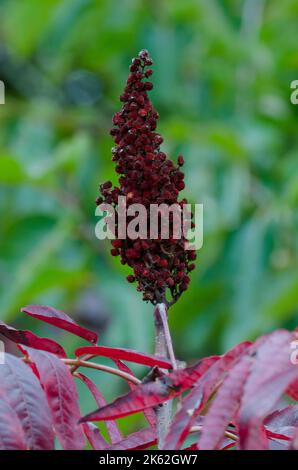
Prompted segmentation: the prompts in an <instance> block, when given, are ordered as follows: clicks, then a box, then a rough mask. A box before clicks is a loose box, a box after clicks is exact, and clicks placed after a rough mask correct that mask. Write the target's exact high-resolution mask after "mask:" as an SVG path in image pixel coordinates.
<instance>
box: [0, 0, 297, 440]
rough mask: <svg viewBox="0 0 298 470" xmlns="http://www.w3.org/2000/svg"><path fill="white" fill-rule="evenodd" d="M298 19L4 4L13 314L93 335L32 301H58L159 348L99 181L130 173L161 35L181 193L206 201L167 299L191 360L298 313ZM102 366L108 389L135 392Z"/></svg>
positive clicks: (167, 147)
mask: <svg viewBox="0 0 298 470" xmlns="http://www.w3.org/2000/svg"><path fill="white" fill-rule="evenodd" d="M297 21H298V2H297V0H283V2H281V1H280V0H267V1H266V0H208V1H206V0H184V1H182V0H147V1H146V0H121V1H119V0H118V1H117V0H43V1H40V0H26V1H24V0H22V1H21V0H19V1H18V0H0V79H1V80H3V81H4V83H5V86H6V103H5V105H1V106H0V186H1V187H0V319H2V320H4V321H6V322H9V323H11V324H13V325H15V326H18V327H20V328H32V329H33V331H35V332H36V333H38V334H40V335H49V336H51V337H52V338H55V339H56V340H58V341H60V340H61V342H62V343H63V344H64V345H65V347H66V349H68V350H69V351H70V350H72V349H73V348H74V347H75V346H78V345H79V344H82V342H81V341H79V340H77V339H76V338H74V337H72V336H71V335H69V334H66V333H65V334H63V333H61V332H60V331H57V330H54V329H51V328H50V327H49V326H47V325H44V324H40V323H38V322H37V321H34V320H32V319H29V318H26V317H25V316H24V314H21V313H20V307H21V306H23V305H25V304H28V303H42V304H49V305H52V306H54V307H56V308H60V309H62V310H64V311H66V312H67V313H69V314H70V315H71V316H73V318H75V319H77V321H79V322H80V323H81V324H83V325H85V326H86V327H90V328H93V329H95V330H97V331H98V332H99V333H100V339H101V342H102V343H103V344H106V345H115V346H120V347H130V348H136V349H138V350H140V351H147V352H150V351H152V348H153V327H152V307H151V305H146V304H145V303H143V302H142V300H141V295H139V294H138V293H137V292H136V291H135V287H134V286H132V285H130V284H128V283H127V282H126V281H125V279H124V277H125V276H126V275H127V274H128V271H127V268H124V267H123V266H122V265H121V264H120V262H119V260H118V258H117V259H115V258H113V257H111V256H110V255H109V250H110V245H109V243H106V242H99V241H98V240H97V239H96V238H95V235H94V227H95V223H96V221H97V220H96V217H95V215H94V210H95V198H96V196H97V193H98V185H99V183H100V182H103V181H105V180H106V179H111V180H112V181H113V182H116V175H115V174H114V173H113V165H112V162H111V147H112V145H113V142H112V139H111V137H110V136H109V129H110V127H111V119H112V115H113V113H114V112H116V111H117V110H119V109H120V102H119V95H120V93H121V91H122V89H123V87H124V83H125V80H126V77H127V73H128V67H129V64H130V61H131V58H132V57H133V56H135V55H137V53H138V51H139V50H140V49H142V48H147V49H149V51H150V54H151V56H152V58H153V59H154V70H155V72H154V75H153V82H154V90H153V92H152V93H151V98H152V100H153V102H154V105H155V107H156V109H157V110H158V111H159V113H160V116H161V118H160V121H159V127H158V130H159V132H160V133H161V134H162V135H163V137H164V144H163V150H164V151H166V152H167V154H168V155H169V156H170V157H171V158H173V159H176V157H177V155H178V154H179V153H182V154H183V155H184V157H185V161H186V164H185V167H184V168H185V173H186V189H185V191H184V193H185V196H186V197H188V198H189V200H190V201H192V202H193V203H203V204H204V246H203V248H202V249H201V250H200V251H199V253H198V261H197V268H196V270H195V271H194V272H193V273H192V282H191V285H190V288H189V290H188V291H187V293H186V294H184V296H183V297H182V298H181V300H180V301H179V302H178V303H177V305H175V306H174V307H173V308H172V311H171V312H170V323H171V328H172V331H173V337H174V344H175V349H176V351H177V355H178V357H179V358H180V359H183V360H187V361H193V360H194V359H196V358H199V357H201V356H203V355H207V354H215V353H221V352H223V351H224V350H225V349H226V348H227V347H229V346H231V345H233V344H235V343H236V342H239V341H241V340H243V339H245V338H248V339H253V338H255V337H256V336H257V335H259V334H263V333H265V332H267V331H270V330H272V329H274V328H278V327H286V328H294V327H295V326H297V320H298V308H297V305H298V302H297V300H298V263H297V260H298V257H297V253H298V239H297V229H298V213H297V202H298V132H297V118H298V106H294V105H293V104H291V102H290V94H291V90H290V83H291V81H292V80H295V79H298V46H297V35H298V34H297ZM143 372H144V371H139V373H143ZM96 380H98V384H99V385H100V386H101V388H102V389H103V390H104V392H105V395H106V398H107V399H109V400H110V399H111V398H112V397H113V396H115V394H117V393H119V392H120V391H121V390H124V386H123V384H122V383H121V384H119V380H117V379H114V378H110V377H109V376H108V377H107V376H105V375H104V374H101V375H100V377H97V379H96ZM82 408H83V411H84V412H86V411H90V410H91V409H92V408H94V403H93V402H92V400H91V398H90V397H89V396H87V395H86V394H85V395H84V400H83V404H82ZM137 419H139V418H138V417H132V418H128V419H124V420H121V426H122V427H123V429H124V430H126V431H128V430H133V429H134V428H135V426H136V423H135V420H137Z"/></svg>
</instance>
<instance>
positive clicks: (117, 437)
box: [76, 372, 122, 444]
mask: <svg viewBox="0 0 298 470" xmlns="http://www.w3.org/2000/svg"><path fill="white" fill-rule="evenodd" d="M76 376H77V377H78V378H79V379H81V380H82V382H84V384H85V385H86V386H87V387H88V389H89V390H90V392H91V393H92V396H93V398H94V400H95V401H96V404H97V406H99V407H103V406H106V404H107V403H106V401H105V399H104V397H103V395H102V393H101V392H100V391H99V390H98V388H97V387H96V385H95V383H94V382H92V380H90V379H89V377H87V376H86V375H84V374H81V373H79V372H77V373H76ZM106 426H107V430H108V433H109V436H110V439H111V442H112V444H115V443H116V442H119V441H121V440H122V434H121V432H120V431H119V428H118V426H117V423H115V422H114V421H107V422H106Z"/></svg>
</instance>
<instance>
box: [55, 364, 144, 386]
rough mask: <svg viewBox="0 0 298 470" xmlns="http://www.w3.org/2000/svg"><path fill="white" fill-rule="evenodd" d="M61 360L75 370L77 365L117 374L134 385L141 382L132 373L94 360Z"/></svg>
mask: <svg viewBox="0 0 298 470" xmlns="http://www.w3.org/2000/svg"><path fill="white" fill-rule="evenodd" d="M61 360H62V361H63V362H64V364H66V365H68V366H75V370H77V368H78V367H87V368H89V369H96V370H101V371H103V372H107V373H108V374H113V375H117V376H118V377H121V378H122V379H124V380H128V381H129V382H132V383H134V384H135V385H139V384H140V383H141V381H140V380H139V379H137V378H136V377H134V376H133V375H131V374H128V373H127V372H123V371H122V370H118V369H114V368H113V367H109V366H104V365H102V364H95V362H88V361H84V360H82V359H61Z"/></svg>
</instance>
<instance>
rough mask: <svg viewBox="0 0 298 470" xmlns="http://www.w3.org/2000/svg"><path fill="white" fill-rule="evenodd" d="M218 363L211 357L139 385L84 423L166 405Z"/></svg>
mask: <svg viewBox="0 0 298 470" xmlns="http://www.w3.org/2000/svg"><path fill="white" fill-rule="evenodd" d="M217 360H218V357H217V356H213V357H208V358H205V359H202V360H201V361H200V362H199V363H198V364H196V365H194V366H192V367H189V368H187V369H184V370H176V371H174V372H172V373H171V374H169V375H166V374H164V375H163V376H162V377H159V378H156V380H155V381H150V382H147V383H143V384H141V385H138V387H137V388H136V389H135V390H132V391H131V392H130V393H128V394H126V395H124V396H122V397H120V398H117V399H116V400H115V401H114V402H113V403H111V404H110V405H107V406H105V407H103V408H100V409H98V410H96V411H94V412H92V413H90V414H88V415H87V416H85V417H84V418H82V420H81V421H99V420H106V419H117V418H121V417H122V416H127V415H130V414H133V413H137V412H139V411H143V410H145V409H146V408H151V407H153V406H156V405H158V404H160V403H164V402H165V401H167V400H170V399H172V398H174V397H176V396H178V395H180V394H181V393H183V392H184V391H185V390H188V389H189V388H190V387H191V386H192V385H193V384H194V383H195V382H197V380H198V379H199V378H200V377H201V376H202V375H203V374H204V373H205V372H206V370H207V369H208V368H209V367H210V366H211V364H213V362H215V361H217Z"/></svg>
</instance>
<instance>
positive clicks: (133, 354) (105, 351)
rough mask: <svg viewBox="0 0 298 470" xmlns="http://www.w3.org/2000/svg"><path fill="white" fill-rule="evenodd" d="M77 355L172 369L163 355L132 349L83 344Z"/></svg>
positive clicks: (76, 352)
mask: <svg viewBox="0 0 298 470" xmlns="http://www.w3.org/2000/svg"><path fill="white" fill-rule="evenodd" d="M75 354H76V356H78V357H80V356H83V355H85V354H92V356H103V357H108V358H110V359H116V360H117V359H118V360H120V361H129V362H135V363H136V364H142V365H144V366H149V367H154V366H156V367H160V368H161V369H171V368H172V364H171V362H170V361H169V360H168V359H166V358H163V357H159V356H154V355H152V354H145V353H139V352H137V351H133V350H132V349H123V348H109V347H107V346H83V347H81V348H78V349H77V350H76V351H75Z"/></svg>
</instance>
